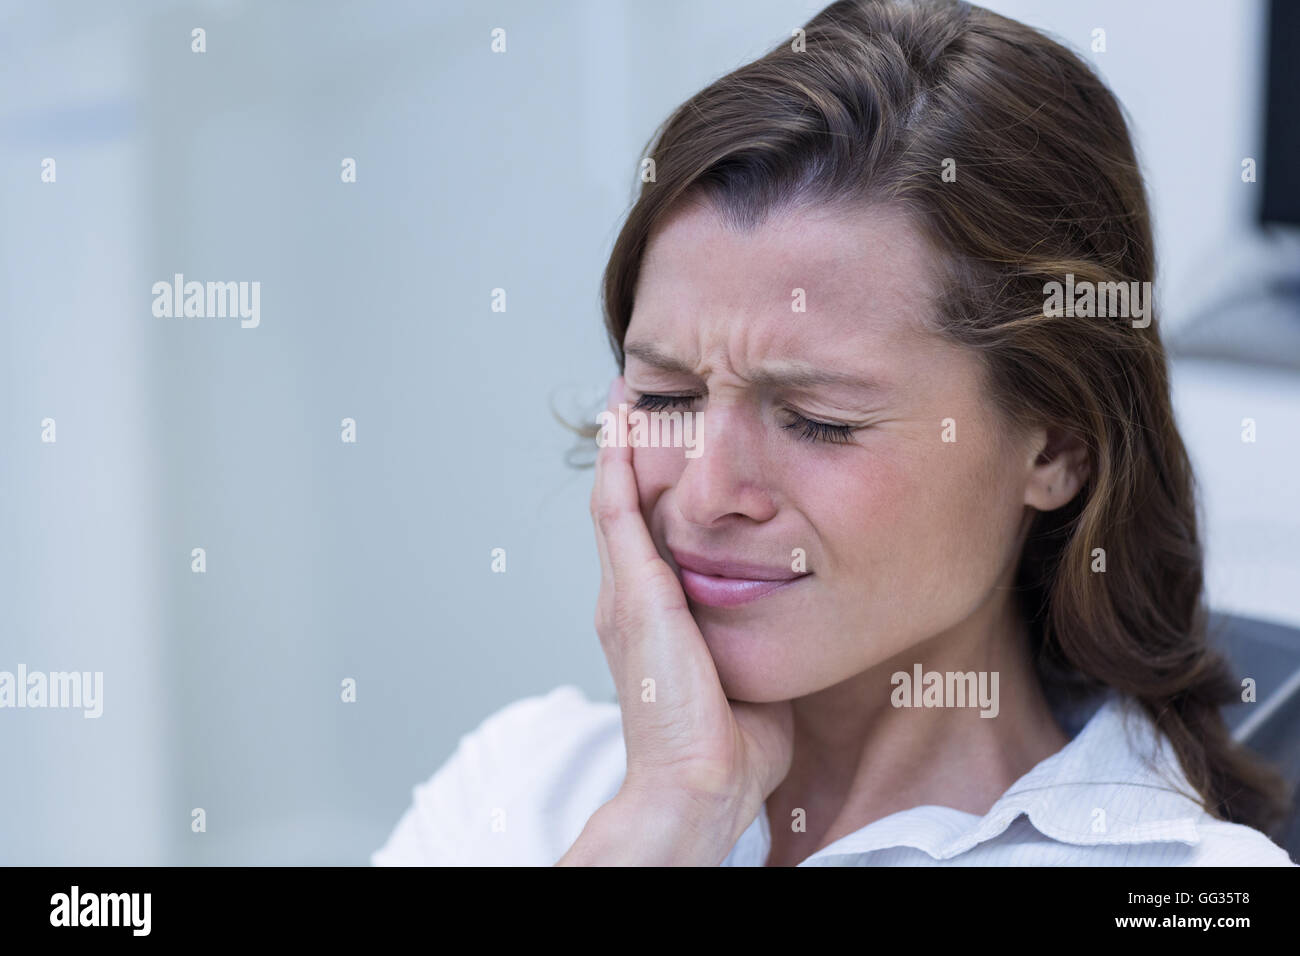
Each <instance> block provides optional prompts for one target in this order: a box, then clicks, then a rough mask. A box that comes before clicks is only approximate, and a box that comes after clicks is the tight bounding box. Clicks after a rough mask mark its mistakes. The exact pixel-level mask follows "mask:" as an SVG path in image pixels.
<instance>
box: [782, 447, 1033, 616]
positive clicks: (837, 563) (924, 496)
mask: <svg viewBox="0 0 1300 956" xmlns="http://www.w3.org/2000/svg"><path fill="white" fill-rule="evenodd" d="M1009 480H1010V478H1009V475H1008V474H1007V471H1006V468H1005V463H1003V462H1002V461H1000V460H998V459H997V458H996V456H994V455H991V454H989V453H988V450H987V449H981V448H978V447H977V446H975V445H974V444H973V443H972V444H969V445H967V446H964V447H963V446H958V445H956V444H940V443H938V442H937V440H936V442H935V443H934V445H933V446H928V447H927V446H919V445H915V444H910V445H909V446H907V447H895V448H892V449H884V448H882V449H880V450H879V453H878V454H872V455H870V456H863V458H862V460H861V461H860V462H857V463H855V464H854V466H853V467H852V468H844V469H840V470H838V471H835V472H833V473H832V472H828V473H826V474H821V475H818V474H817V473H816V472H815V471H814V472H813V473H812V474H809V475H808V481H809V487H818V486H820V488H821V489H822V490H821V491H820V492H819V493H818V499H819V501H818V502H817V503H808V504H807V510H808V514H809V517H810V519H811V520H812V521H813V522H814V524H815V525H816V526H817V527H818V528H819V529H820V536H821V540H822V543H823V545H824V546H825V549H826V553H827V558H828V559H829V561H830V563H831V565H832V569H833V571H834V572H835V577H836V578H838V579H839V581H838V582H837V583H839V584H841V585H843V587H844V588H845V594H846V599H849V600H861V597H862V595H863V594H864V593H867V594H870V595H872V596H873V597H874V598H875V599H876V604H875V606H876V607H882V606H893V607H895V608H896V609H897V610H899V611H900V612H902V613H907V614H914V613H918V612H919V605H920V604H925V605H926V606H929V607H937V606H939V605H940V604H942V603H943V602H942V597H941V596H942V595H944V594H947V595H949V596H951V597H952V599H953V601H954V602H955V603H961V604H965V603H968V601H969V600H970V599H971V594H972V592H973V591H977V590H980V589H984V588H986V587H988V586H991V585H992V583H993V582H994V581H995V580H996V577H997V574H998V572H999V571H1000V569H1001V566H1002V565H1003V564H1004V563H1005V560H1006V557H1007V555H1006V551H1007V549H1008V547H1009V545H1010V543H1011V542H1012V541H1013V540H1014V534H1015V530H1016V528H1017V526H1018V518H1019V511H1018V510H1017V508H1016V507H1015V505H1014V502H1013V501H1012V500H1011V495H1010V491H1009V487H1008V486H1009ZM855 595H856V597H855Z"/></svg>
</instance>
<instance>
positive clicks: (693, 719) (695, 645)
mask: <svg viewBox="0 0 1300 956" xmlns="http://www.w3.org/2000/svg"><path fill="white" fill-rule="evenodd" d="M623 401H624V385H623V379H622V377H621V376H620V377H619V378H616V379H615V380H614V383H613V385H612V387H611V388H610V393H609V410H610V411H611V412H613V413H614V414H615V416H616V420H617V412H618V406H619V404H620V403H621V402H623ZM619 437H621V439H622V440H620V441H615V442H613V443H610V444H609V445H607V446H606V447H603V448H601V449H600V450H599V452H598V454H597V459H596V478H595V484H594V486H593V488H592V495H591V515H592V520H593V522H594V524H595V531H596V546H597V548H598V550H599V552H600V563H601V586H600V597H599V599H598V600H597V604H596V633H597V634H598V635H599V636H600V641H601V645H602V647H603V648H604V651H605V657H606V660H607V661H608V662H609V668H610V672H611V673H612V674H613V677H614V684H615V687H616V688H617V690H618V697H619V708H620V710H621V711H622V719H623V739H624V742H625V744H626V747H627V776H626V778H625V780H624V783H623V786H622V789H621V790H620V791H619V793H618V795H617V796H616V797H615V799H614V800H612V801H610V803H608V804H606V805H605V806H603V807H601V808H600V810H599V811H597V813H596V814H595V815H593V817H592V819H591V821H590V822H589V824H588V827H587V829H585V830H584V831H583V834H582V836H580V837H579V838H578V841H577V842H576V843H575V844H574V846H573V848H572V849H570V851H569V853H567V854H566V855H565V858H564V859H562V860H561V861H560V862H561V863H562V864H563V863H598V864H599V863H607V862H608V863H614V862H617V863H636V862H643V863H655V864H663V863H697V864H717V863H720V862H721V861H722V860H723V859H724V858H725V857H726V855H727V853H728V852H729V851H730V850H731V847H732V846H733V845H734V844H735V841H736V840H737V839H738V838H739V837H740V834H741V833H742V832H744V829H745V827H747V826H748V825H749V823H750V822H751V821H752V820H753V819H754V817H755V815H756V814H757V813H758V812H759V811H761V810H762V807H763V801H764V800H765V799H766V798H767V796H768V795H769V794H770V793H771V792H772V791H773V790H774V789H775V788H776V786H777V784H779V783H780V782H781V780H782V779H783V778H784V777H785V775H786V773H787V772H788V771H789V768H790V762H791V757H792V753H793V751H792V725H793V716H792V712H791V709H790V703H789V702H788V701H781V702H779V703H773V704H749V703H742V702H731V701H729V700H727V696H726V694H725V693H724V691H723V689H722V685H721V683H720V682H719V680H718V673H717V670H716V669H715V667H714V664H713V658H712V657H711V656H710V654H709V650H708V647H707V645H706V644H705V642H704V637H703V635H702V634H701V633H700V629H699V627H698V625H696V623H695V618H694V617H692V615H691V612H690V608H689V606H688V605H687V602H686V595H685V594H684V593H683V591H682V587H681V584H680V583H679V582H678V580H677V577H676V575H675V574H674V573H673V570H672V568H671V567H669V566H668V564H667V562H665V561H664V560H663V558H662V557H661V556H660V555H659V553H658V551H656V550H655V546H654V542H653V541H652V540H651V537H650V532H649V529H648V528H647V527H646V523H645V520H644V518H643V517H642V516H641V508H640V502H639V498H638V494H637V485H636V475H635V473H634V472H633V470H632V450H631V449H630V448H628V447H626V444H627V442H626V434H624V435H622V436H619ZM651 680H652V681H654V684H653V687H654V699H653V700H649V699H646V697H648V692H647V693H646V695H645V697H643V690H644V688H645V687H648V686H650V685H647V684H645V683H643V682H646V681H651ZM646 831H649V832H646Z"/></svg>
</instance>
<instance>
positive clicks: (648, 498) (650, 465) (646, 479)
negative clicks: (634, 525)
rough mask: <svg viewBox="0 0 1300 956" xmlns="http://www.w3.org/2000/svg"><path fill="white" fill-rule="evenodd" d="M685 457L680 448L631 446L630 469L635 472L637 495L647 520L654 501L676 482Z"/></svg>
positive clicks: (684, 463) (683, 466) (684, 464)
mask: <svg viewBox="0 0 1300 956" xmlns="http://www.w3.org/2000/svg"><path fill="white" fill-rule="evenodd" d="M685 467H686V457H685V455H684V453H683V451H682V449H680V448H633V449H632V471H633V472H634V473H635V474H636V489H637V497H638V498H639V499H640V502H641V511H642V513H643V514H645V515H646V518H647V520H649V517H650V513H651V512H652V511H653V509H654V506H655V503H656V502H658V501H659V500H660V499H661V498H662V497H663V494H664V492H665V491H667V490H668V489H670V488H672V486H673V485H675V484H677V480H678V478H680V477H681V474H682V469H684V468H685Z"/></svg>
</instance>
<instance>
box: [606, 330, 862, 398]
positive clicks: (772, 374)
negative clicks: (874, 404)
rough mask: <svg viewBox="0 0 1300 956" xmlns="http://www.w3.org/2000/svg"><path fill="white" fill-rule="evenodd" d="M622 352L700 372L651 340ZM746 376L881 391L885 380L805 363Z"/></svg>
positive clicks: (782, 383)
mask: <svg viewBox="0 0 1300 956" xmlns="http://www.w3.org/2000/svg"><path fill="white" fill-rule="evenodd" d="M623 352H624V354H625V355H631V356H633V357H635V358H637V359H640V360H641V361H642V362H645V363H646V364H647V365H650V366H652V367H654V368H657V369H660V370H662V371H665V372H674V373H676V374H680V375H692V376H694V375H698V373H697V372H696V371H695V369H693V368H692V367H691V366H690V365H688V364H687V363H686V362H683V361H681V360H680V359H677V358H674V357H673V356H671V355H669V354H668V353H667V352H664V351H663V350H661V349H659V348H658V347H657V346H654V345H651V344H650V343H648V342H634V343H631V344H629V345H625V346H624V347H623ZM747 377H748V379H749V381H751V382H752V383H754V384H755V385H759V386H763V387H766V388H817V387H819V386H828V385H835V386H843V387H847V388H854V389H858V390H859V391H867V392H878V391H883V390H884V389H885V385H884V383H882V382H880V381H877V380H875V379H871V378H863V377H862V376H860V375H853V374H850V373H846V372H836V371H832V370H830V369H823V368H817V367H816V366H811V365H803V364H789V365H784V366H782V367H778V368H765V369H759V370H757V371H756V372H754V373H753V374H751V375H749V376H747Z"/></svg>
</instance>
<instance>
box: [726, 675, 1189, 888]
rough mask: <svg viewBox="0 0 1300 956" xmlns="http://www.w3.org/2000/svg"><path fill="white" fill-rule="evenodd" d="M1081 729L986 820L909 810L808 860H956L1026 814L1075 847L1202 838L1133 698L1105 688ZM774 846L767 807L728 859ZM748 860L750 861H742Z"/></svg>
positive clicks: (1168, 759)
mask: <svg viewBox="0 0 1300 956" xmlns="http://www.w3.org/2000/svg"><path fill="white" fill-rule="evenodd" d="M1100 700H1101V702H1100V704H1099V705H1098V706H1097V708H1096V710H1095V712H1094V714H1093V716H1092V717H1091V719H1089V720H1088V721H1087V723H1086V724H1085V725H1084V727H1083V729H1082V730H1081V731H1079V733H1078V734H1076V735H1075V736H1074V738H1073V739H1072V740H1070V742H1069V743H1068V744H1066V745H1065V746H1064V747H1062V748H1061V749H1060V750H1059V751H1057V752H1056V753H1054V754H1052V755H1051V756H1050V757H1047V758H1046V759H1044V760H1043V761H1041V762H1040V763H1038V764H1037V765H1036V766H1035V767H1034V768H1033V769H1032V770H1030V771H1029V772H1028V773H1026V774H1025V775H1024V776H1022V777H1021V778H1020V779H1019V780H1017V781H1016V782H1015V783H1014V784H1012V785H1011V786H1010V787H1009V788H1008V789H1007V791H1006V793H1004V794H1003V795H1002V796H1001V797H1000V798H999V799H998V801H997V802H996V803H995V804H994V805H993V806H992V807H991V808H990V809H989V811H988V813H986V814H984V816H982V817H980V816H978V815H976V814H973V813H966V812H964V811H961V810H956V809H953V808H952V807H938V806H924V807H913V808H911V809H909V810H903V811H900V812H898V813H893V814H890V815H889V816H887V817H882V818H881V819H879V820H876V821H874V822H872V823H870V824H868V825H867V826H865V827H863V828H862V829H860V830H857V831H855V832H854V833H851V834H848V835H847V836H844V837H842V838H840V839H839V840H836V841H835V842H834V843H832V844H830V845H829V846H826V847H824V848H822V849H821V850H818V851H817V852H816V853H814V854H812V855H811V856H810V857H808V858H807V859H806V860H804V861H803V863H802V864H800V865H803V864H814V865H815V864H817V863H819V862H822V861H823V860H826V859H827V858H830V857H842V856H846V855H859V854H864V853H870V852H872V851H874V850H881V849H886V848H889V847H900V846H902V847H914V848H916V849H918V850H921V851H923V852H925V853H927V854H929V855H930V856H931V857H933V858H934V859H936V860H946V859H951V858H952V857H954V856H957V855H959V854H961V853H965V852H966V851H968V850H970V849H971V848H973V847H975V846H977V845H978V844H980V843H983V842H985V841H987V840H991V839H993V838H994V837H996V836H998V835H999V834H1001V833H1002V832H1003V831H1004V830H1006V829H1007V827H1008V826H1010V825H1011V823H1012V821H1014V820H1015V819H1016V818H1017V817H1019V816H1020V815H1021V814H1024V815H1025V816H1026V817H1028V819H1029V821H1030V822H1031V823H1032V824H1033V826H1034V827H1035V829H1037V830H1038V831H1039V832H1040V833H1042V834H1043V835H1044V836H1046V837H1048V838H1050V839H1053V840H1057V841H1060V842H1062V843H1071V844H1075V845H1078V846H1095V845H1098V844H1125V843H1127V844H1136V843H1153V842H1160V841H1171V840H1173V841H1178V842H1181V843H1186V844H1192V845H1194V844H1196V843H1199V842H1200V836H1199V834H1198V833H1197V829H1196V820H1197V818H1198V817H1200V816H1201V815H1202V814H1203V812H1204V811H1203V809H1202V807H1201V805H1200V803H1199V802H1198V799H1197V797H1196V796H1195V791H1194V790H1193V789H1192V787H1191V786H1190V785H1189V784H1188V782H1187V779H1186V777H1185V776H1184V774H1183V772H1182V770H1181V768H1180V766H1179V764H1178V761H1177V758H1176V756H1175V754H1174V753H1173V750H1172V747H1171V745H1170V744H1169V741H1168V739H1167V738H1165V737H1164V735H1157V734H1156V732H1155V725H1154V724H1153V723H1152V722H1151V720H1150V718H1149V717H1148V716H1147V714H1146V713H1145V712H1144V711H1143V709H1142V707H1141V705H1140V704H1139V703H1138V702H1137V701H1136V700H1134V699H1132V698H1130V697H1126V696H1123V695H1120V694H1119V693H1118V692H1116V691H1109V692H1108V693H1106V694H1105V695H1104V696H1103V697H1102V698H1101V699H1100ZM770 846H771V835H770V831H769V830H768V821H767V812H766V809H764V810H762V811H760V812H759V814H758V817H757V818H756V819H755V821H754V822H753V823H752V824H751V825H750V827H749V828H748V829H747V830H746V831H745V833H744V834H743V835H742V837H741V839H740V841H738V843H737V845H736V847H735V849H734V850H733V851H732V854H731V855H730V857H729V859H728V861H727V862H729V863H731V864H733V865H754V866H761V865H762V864H763V863H764V862H765V861H766V859H767V853H768V848H769V847H770ZM745 861H748V862H745Z"/></svg>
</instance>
